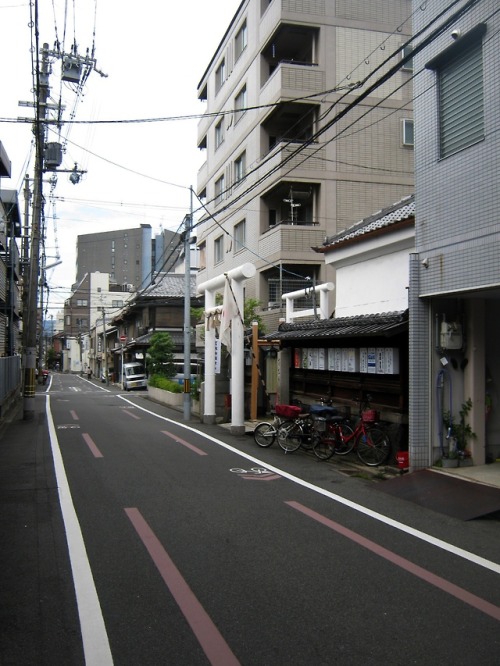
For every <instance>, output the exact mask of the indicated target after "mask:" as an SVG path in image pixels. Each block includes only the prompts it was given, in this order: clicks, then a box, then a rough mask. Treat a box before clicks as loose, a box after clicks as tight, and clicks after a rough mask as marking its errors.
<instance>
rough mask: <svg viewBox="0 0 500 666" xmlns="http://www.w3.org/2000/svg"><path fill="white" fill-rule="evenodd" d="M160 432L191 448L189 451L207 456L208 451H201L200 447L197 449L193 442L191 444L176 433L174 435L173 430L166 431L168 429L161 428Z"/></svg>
mask: <svg viewBox="0 0 500 666" xmlns="http://www.w3.org/2000/svg"><path fill="white" fill-rule="evenodd" d="M162 433H163V434H164V435H167V437H170V439H173V440H174V441H175V442H178V443H179V444H182V446H185V447H186V448H188V449H191V451H194V452H195V453H197V454H198V455H199V456H207V455H208V453H206V452H205V451H202V450H201V449H199V448H198V447H197V446H195V445H194V444H191V443H190V442H186V440H185V439H182V437H179V436H178V435H174V433H173V432H168V430H162Z"/></svg>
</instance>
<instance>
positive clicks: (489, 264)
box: [410, 0, 500, 474]
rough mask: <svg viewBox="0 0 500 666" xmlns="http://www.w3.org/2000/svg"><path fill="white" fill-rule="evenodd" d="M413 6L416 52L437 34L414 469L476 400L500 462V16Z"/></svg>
mask: <svg viewBox="0 0 500 666" xmlns="http://www.w3.org/2000/svg"><path fill="white" fill-rule="evenodd" d="M413 5H414V10H415V14H414V21H415V22H414V26H415V34H416V35H419V36H418V38H416V39H415V44H414V48H415V49H417V48H418V47H419V44H421V43H422V42H423V40H424V39H425V38H427V37H429V36H431V33H432V32H433V31H434V33H435V36H434V38H431V39H430V40H429V43H428V45H427V46H426V48H425V49H423V50H422V51H421V52H419V53H416V55H415V72H416V79H415V82H416V83H415V126H416V155H415V157H416V161H415V169H416V183H417V186H416V225H415V247H416V252H415V254H414V255H413V256H412V258H411V261H410V463H411V465H412V466H413V467H414V468H419V467H425V466H428V465H430V464H432V463H433V462H435V461H436V460H437V459H438V458H439V457H441V456H443V454H444V455H447V454H448V452H449V450H450V445H451V446H452V447H453V446H454V442H452V441H451V439H450V438H447V436H446V435H447V432H448V428H449V419H448V418H447V417H446V412H450V413H451V415H452V416H453V419H454V423H455V424H459V423H460V420H461V415H460V411H461V410H462V406H463V405H464V404H466V403H467V401H468V400H469V399H470V400H471V402H472V409H471V411H470V412H469V413H468V414H467V415H466V418H467V420H468V422H469V425H470V427H471V430H472V431H473V432H474V433H475V435H476V437H475V438H472V439H471V440H470V441H469V442H468V445H469V447H470V452H471V453H472V459H473V461H474V463H475V464H483V463H484V462H485V461H490V462H491V461H494V460H496V459H497V458H498V457H499V456H500V399H499V395H500V393H499V390H498V386H499V383H500V356H499V354H498V350H497V344H498V340H499V338H500V316H499V311H500V309H499V303H500V265H499V261H498V257H499V255H500V225H499V221H498V211H499V209H500V188H499V187H498V173H499V155H500V134H499V133H498V117H499V111H498V110H499V108H500V78H499V76H498V70H499V67H500V14H499V13H498V1H497V0H478V1H477V2H466V1H465V0H464V1H463V2H459V3H449V2H447V0H436V1H435V2H432V3H424V5H422V3H420V2H418V1H415V2H414V3H413ZM451 5H453V6H451ZM439 27H441V30H439V31H438V28H439ZM444 421H446V422H444ZM499 474H500V471H499Z"/></svg>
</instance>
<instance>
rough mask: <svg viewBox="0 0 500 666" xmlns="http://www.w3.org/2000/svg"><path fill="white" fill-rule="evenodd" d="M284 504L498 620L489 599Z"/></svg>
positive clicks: (305, 510)
mask: <svg viewBox="0 0 500 666" xmlns="http://www.w3.org/2000/svg"><path fill="white" fill-rule="evenodd" d="M285 504H288V505H289V506H291V507H292V508H293V509H296V510H297V511H300V512H301V513H303V514H304V515H306V516H308V517H309V518H312V519H313V520H316V521H317V522H318V523H321V524H322V525H325V526H326V527H329V528H330V529H331V530H334V531H335V532H338V533H339V534H342V536H345V537H347V538H348V539H351V541H354V542H355V543H357V544H358V545H360V546H363V548H367V549H368V550H371V551H372V553H375V554H376V555H379V556H380V557H383V558H385V559H386V560H389V562H392V563H393V564H395V565H396V566H398V567H400V568H401V569H404V570H405V571H408V572H409V573H411V574H413V575H414V576H417V578H421V579H422V580H425V581H426V582H427V583H430V584H431V585H434V586H435V587H437V588H439V589H440V590H442V591H443V592H447V593H448V594H451V595H452V596H453V597H456V598H457V599H460V601H463V602H464V603H466V604H469V606H472V607H473V608H476V609H477V610H479V611H481V612H482V613H485V614H486V615H489V616H490V617H492V618H493V619H494V620H498V621H500V607H499V606H495V605H494V604H491V603H490V602H489V601H486V600H485V599H481V597H477V596H476V595H475V594H472V593H471V592H467V590H464V589H463V588H462V587H459V586H458V585H454V584H453V583H450V582H449V581H447V580H445V579H444V578H441V576H436V575H435V574H433V573H431V572H430V571H427V570H426V569H423V568H422V567H419V566H418V564H414V563H413V562H410V560H407V559H405V558H404V557H400V556H399V555H396V553H393V552H392V551H390V550H388V549H387V548H384V547H383V546H380V545H379V544H377V543H375V542H374V541H371V540H370V539H366V538H365V537H363V536H361V534H357V533H356V532H353V531H352V530H350V529H348V528H347V527H344V526H343V525H340V524H339V523H336V522H335V521H334V520H330V519H329V518H326V516H322V515H321V514H320V513H316V511H313V510H312V509H309V508H308V507H306V506H304V505H303V504H300V503H299V502H292V501H290V502H285Z"/></svg>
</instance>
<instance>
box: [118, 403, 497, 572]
mask: <svg viewBox="0 0 500 666" xmlns="http://www.w3.org/2000/svg"><path fill="white" fill-rule="evenodd" d="M118 397H119V398H121V399H122V400H125V401H126V402H129V403H130V404H131V405H135V406H136V407H137V409H142V411H144V412H147V413H148V414H151V416H155V417H156V418H158V419H162V420H163V421H167V422H168V423H175V425H177V426H179V427H180V428H184V429H185V430H189V431H190V432H194V433H197V434H199V435H202V436H203V437H205V438H206V439H208V440H210V441H211V442H214V443H215V444H218V445H219V446H222V447H223V448H225V449H227V450H228V451H232V452H233V453H236V454H237V455H239V456H241V457H242V458H246V459H247V460H251V461H252V462H254V463H257V464H258V465H262V466H263V467H266V469H268V470H272V471H273V472H276V474H280V475H281V476H283V477H285V478H286V479H288V480H289V481H292V482H293V483H296V484H298V485H300V486H303V487H304V488H308V489H309V490H312V491H314V492H316V493H318V494H319V495H324V496H325V497H328V498H329V499H331V500H334V501H335V502H338V503H339V504H343V505H344V506H347V507H349V508H350V509H353V510H354V511H358V512H359V513H362V514H364V515H365V516H369V517H370V518H373V519H374V520H378V521H379V522H381V523H384V524H385V525H389V526H390V527H393V528H394V529H396V530H399V531H400V532H404V533H405V534H409V535H410V536H412V537H415V538H416V539H420V540H421V541H425V542H426V543H428V544H430V545H432V546H436V547H437V548H440V549H441V550H444V551H446V552H448V553H452V554H453V555H456V556H457V557H461V558H462V559H464V560H467V561H469V562H472V563H473V564H477V565H478V566H480V567H483V568H485V569H489V570H490V571H493V572H494V573H497V574H500V564H498V563H497V562H492V561H491V560H487V559H485V558H484V557H480V556H479V555H476V554H475V553H471V552H470V551H468V550H464V549H463V548H458V547H457V546H454V545H453V544H451V543H448V542H446V541H443V540H442V539H437V538H436V537H433V536H431V535H430V534H426V533H425V532H421V531H420V530H416V529H414V528H413V527H410V526H409V525H405V524H404V523H400V522H399V521H397V520H393V519H392V518H389V517H388V516H384V515H383V514H381V513H377V511H372V510H371V509H368V508H367V507H366V506H363V505H361V504H357V503H356V502H352V501H351V500H348V499H346V498H345V497H341V496H340V495H335V493H332V492H330V491H329V490H324V489H323V488H319V487H318V486H315V485H313V484H312V483H309V482H308V481H304V480H303V479H299V477H297V476H293V474H289V473H288V472H285V471H284V470H282V469H280V468H279V467H274V466H273V465H268V463H264V462H262V460H259V459H258V458H255V457H254V456H251V455H250V454H248V453H245V452H244V451H239V450H238V449H235V448H234V447H233V446H231V445H230V444H226V443H225V442H222V441H221V440H220V439H217V438H215V437H212V436H211V435H207V434H206V433H204V432H202V431H200V430H197V429H196V428H192V427H191V426H188V425H186V424H185V423H181V422H179V421H174V420H173V419H169V418H167V417H166V416H160V415H159V414H155V413H154V412H152V411H150V410H149V409H146V408H145V407H141V406H140V405H136V404H135V403H133V402H131V401H130V400H128V399H127V398H125V397H124V396H121V395H120V396H118Z"/></svg>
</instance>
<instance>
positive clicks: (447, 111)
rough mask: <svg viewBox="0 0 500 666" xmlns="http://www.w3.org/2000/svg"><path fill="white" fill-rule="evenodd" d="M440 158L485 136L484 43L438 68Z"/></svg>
mask: <svg viewBox="0 0 500 666" xmlns="http://www.w3.org/2000/svg"><path fill="white" fill-rule="evenodd" d="M439 106H440V109H439V110H440V125H441V135H440V148H441V157H447V156H448V155H452V154H453V153H456V152H457V151H459V150H462V148H466V147H467V146H470V145H472V144H473V143H477V142H478V141H480V140H481V139H483V137H484V113H483V61H482V46H481V44H479V45H477V46H475V47H473V48H471V49H468V50H467V51H466V52H465V53H463V54H461V55H460V56H458V57H457V58H455V59H454V60H452V61H451V62H450V63H448V64H447V65H446V66H443V67H442V68H441V69H440V71H439Z"/></svg>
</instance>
